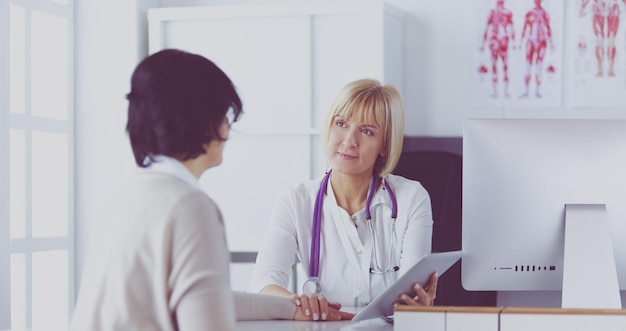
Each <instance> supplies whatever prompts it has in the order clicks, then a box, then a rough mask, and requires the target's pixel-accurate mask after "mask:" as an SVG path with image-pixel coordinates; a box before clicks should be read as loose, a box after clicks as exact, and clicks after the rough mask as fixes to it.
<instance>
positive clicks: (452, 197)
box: [394, 151, 497, 306]
mask: <svg viewBox="0 0 626 331" xmlns="http://www.w3.org/2000/svg"><path fill="white" fill-rule="evenodd" d="M462 167H463V158H462V156H461V155H459V154H455V153H452V152H446V151H407V152H403V153H402V155H401V156H400V160H399V161H398V165H397V166H396V169H395V170H394V174H396V175H400V176H403V177H406V178H408V179H413V180H417V181H419V182H420V183H421V184H422V186H424V188H425V189H426V190H427V191H428V194H429V195H430V200H431V206H432V211H433V220H434V224H433V252H446V251H452V250H460V249H462V243H461V240H462V239H461V238H462V237H461V230H462V222H461V218H462V200H463V199H462V184H463V180H462V174H463V168H462ZM496 299H497V298H496V292H474V291H466V290H465V289H463V286H462V285H461V262H460V261H459V262H457V263H456V264H455V265H454V266H452V268H450V270H448V271H447V272H446V273H445V274H443V275H442V276H441V277H440V279H439V283H438V286H437V300H436V302H437V305H450V306H495V305H496V301H497V300H496Z"/></svg>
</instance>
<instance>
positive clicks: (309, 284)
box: [302, 169, 400, 294]
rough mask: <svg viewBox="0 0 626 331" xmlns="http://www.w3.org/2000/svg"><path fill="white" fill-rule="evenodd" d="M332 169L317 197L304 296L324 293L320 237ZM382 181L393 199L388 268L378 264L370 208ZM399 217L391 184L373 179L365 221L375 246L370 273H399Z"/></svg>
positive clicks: (376, 178) (323, 181)
mask: <svg viewBox="0 0 626 331" xmlns="http://www.w3.org/2000/svg"><path fill="white" fill-rule="evenodd" d="M331 172H332V169H331V170H329V171H328V172H327V173H326V176H324V178H323V179H322V183H321V184H320V188H319V190H318V191H317V196H316V197H315V206H314V207H313V224H312V226H311V233H312V240H311V261H310V262H309V278H308V280H307V281H306V282H304V284H303V285H302V291H303V293H304V294H318V293H321V292H322V286H321V285H320V281H319V270H320V236H321V227H322V209H323V205H324V195H325V194H326V189H327V187H328V180H329V179H330V173H331ZM381 180H382V182H383V185H384V186H385V189H386V190H387V192H389V198H390V199H391V249H390V250H389V264H388V265H387V267H386V268H384V269H383V268H381V267H380V265H379V264H378V257H377V254H376V252H377V249H376V238H375V237H374V229H373V227H372V214H371V213H370V207H371V204H372V197H373V196H374V193H375V192H376V189H377V188H378V185H379V184H380V181H381ZM397 215H398V201H397V200H396V196H395V194H394V193H393V191H392V190H391V186H389V183H387V181H385V180H384V179H382V178H380V177H375V176H374V177H372V185H371V188H370V191H369V193H368V194H367V200H366V202H365V219H366V222H367V225H368V227H369V230H370V236H371V238H372V243H373V245H374V247H373V250H374V268H370V273H376V274H383V273H387V272H393V271H398V270H399V269H400V268H399V267H398V266H397V265H396V266H393V267H392V262H391V261H392V257H393V254H394V252H395V248H396V236H395V231H396V217H397Z"/></svg>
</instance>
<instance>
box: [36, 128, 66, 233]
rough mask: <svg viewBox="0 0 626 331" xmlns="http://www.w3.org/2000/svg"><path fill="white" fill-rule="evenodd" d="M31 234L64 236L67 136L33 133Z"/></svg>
mask: <svg viewBox="0 0 626 331" xmlns="http://www.w3.org/2000/svg"><path fill="white" fill-rule="evenodd" d="M32 141H33V143H32V146H33V147H32V235H33V237H46V236H65V235H67V229H68V203H69V199H68V194H69V193H68V192H69V187H68V183H69V179H68V166H69V162H68V137H67V135H65V134H55V133H45V132H33V134H32Z"/></svg>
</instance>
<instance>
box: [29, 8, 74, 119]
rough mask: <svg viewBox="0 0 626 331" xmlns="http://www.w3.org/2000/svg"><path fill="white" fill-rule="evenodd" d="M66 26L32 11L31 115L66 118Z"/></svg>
mask: <svg viewBox="0 0 626 331" xmlns="http://www.w3.org/2000/svg"><path fill="white" fill-rule="evenodd" d="M68 36H69V34H68V23H67V20H66V19H63V18H61V17H57V16H53V15H50V14H46V13H42V12H38V11H33V12H32V15H31V38H32V40H31V80H32V81H31V87H32V88H31V91H32V92H31V93H32V95H31V113H32V115H33V116H39V117H46V118H52V119H61V120H63V119H67V117H68V107H69V103H68V101H69V99H70V97H69V77H70V72H71V71H70V69H69V67H68V63H69V58H68V56H69V54H68V45H69V43H68Z"/></svg>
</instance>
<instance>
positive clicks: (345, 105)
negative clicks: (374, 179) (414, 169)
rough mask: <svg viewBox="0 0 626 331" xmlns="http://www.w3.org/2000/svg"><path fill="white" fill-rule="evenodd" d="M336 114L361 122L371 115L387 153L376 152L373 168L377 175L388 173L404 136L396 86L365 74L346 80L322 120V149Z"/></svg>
mask: <svg viewBox="0 0 626 331" xmlns="http://www.w3.org/2000/svg"><path fill="white" fill-rule="evenodd" d="M336 116H339V117H341V118H346V119H347V118H353V119H355V120H357V121H362V122H371V121H372V119H373V120H374V121H376V123H378V125H379V126H380V128H381V129H382V131H383V134H384V136H383V146H384V150H386V151H387V156H386V157H380V156H379V158H378V159H377V160H376V164H375V165H374V172H375V173H376V174H378V176H384V175H387V174H390V173H391V172H392V171H393V169H394V168H395V167H396V164H398V159H400V154H401V152H402V142H403V139H404V106H403V105H402V97H401V96H400V92H398V89H396V87H395V86H393V85H384V86H383V85H382V84H381V83H380V82H379V81H378V80H376V79H368V78H366V79H358V80H355V81H352V82H350V83H348V84H346V85H345V86H344V87H343V88H342V89H341V91H340V92H339V95H337V97H336V98H335V101H334V102H333V104H332V106H331V107H330V111H329V112H328V114H327V116H326V121H325V122H324V127H323V132H322V143H323V145H324V151H325V152H326V148H327V147H326V145H327V143H328V139H329V134H330V133H329V132H330V128H331V126H332V125H333V123H334V118H335V117H336Z"/></svg>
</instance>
